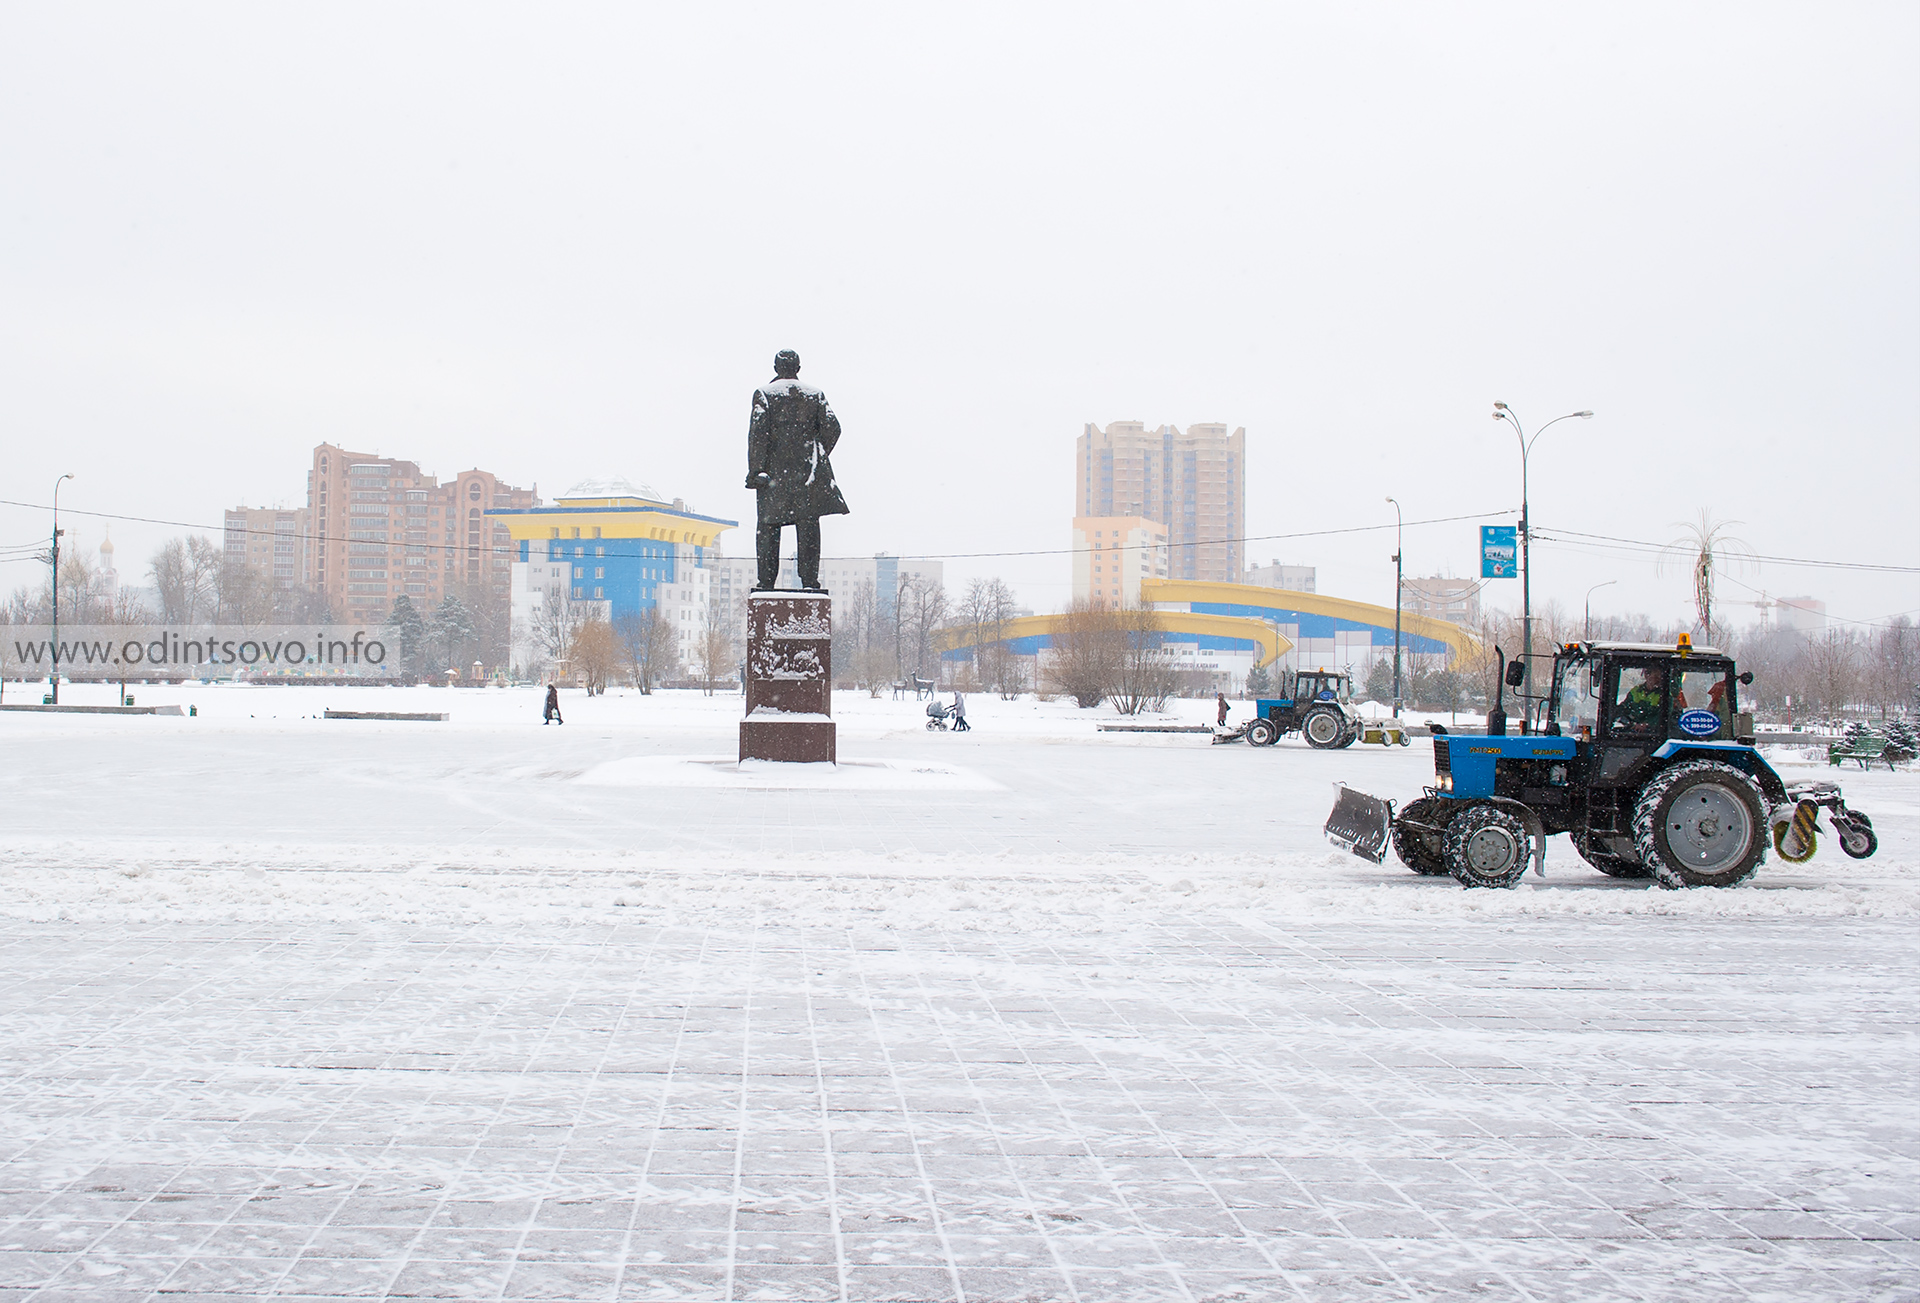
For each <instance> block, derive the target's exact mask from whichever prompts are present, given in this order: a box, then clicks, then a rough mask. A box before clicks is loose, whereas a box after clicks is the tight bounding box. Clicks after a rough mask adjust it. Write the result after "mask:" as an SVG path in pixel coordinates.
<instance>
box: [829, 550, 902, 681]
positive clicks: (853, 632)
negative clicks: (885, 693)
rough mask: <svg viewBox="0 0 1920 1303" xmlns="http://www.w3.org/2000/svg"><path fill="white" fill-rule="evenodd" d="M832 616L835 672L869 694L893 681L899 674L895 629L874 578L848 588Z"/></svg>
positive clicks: (840, 677)
mask: <svg viewBox="0 0 1920 1303" xmlns="http://www.w3.org/2000/svg"><path fill="white" fill-rule="evenodd" d="M836 605H837V608H838V609H837V610H836V611H835V612H834V617H833V672H834V676H835V677H836V678H838V679H841V680H851V681H852V682H853V683H854V684H855V685H856V686H858V687H862V688H865V689H866V690H867V693H868V695H869V696H874V697H877V696H879V695H880V690H881V689H882V688H883V687H884V686H885V685H886V684H888V683H890V682H892V681H893V679H894V677H895V675H896V674H897V673H898V669H899V667H898V665H897V663H896V661H895V658H894V653H893V646H894V641H893V631H892V629H891V627H890V625H889V623H888V621H887V620H886V618H885V612H884V611H882V609H881V606H880V594H879V592H878V590H877V589H876V588H875V586H874V582H873V580H871V579H863V580H861V581H860V582H859V583H857V584H855V585H853V586H852V587H851V588H850V589H848V590H847V592H846V595H845V597H844V598H842V599H841V600H840V601H839V602H838V603H836Z"/></svg>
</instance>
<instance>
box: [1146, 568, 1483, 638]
mask: <svg viewBox="0 0 1920 1303" xmlns="http://www.w3.org/2000/svg"><path fill="white" fill-rule="evenodd" d="M1140 600H1141V601H1142V602H1143V603H1149V604H1153V605H1162V604H1168V603H1177V604H1179V605H1181V606H1185V607H1186V608H1187V609H1188V610H1189V611H1192V612H1193V613H1194V614H1195V615H1201V614H1205V615H1218V616H1228V617H1235V618H1240V619H1249V620H1258V621H1263V622H1268V623H1272V624H1281V625H1290V626H1292V627H1293V628H1294V630H1295V632H1296V633H1297V635H1298V636H1299V637H1302V638H1331V637H1333V636H1334V635H1335V634H1337V633H1343V632H1355V633H1357V632H1360V631H1362V630H1365V631H1367V632H1370V633H1371V632H1375V631H1379V632H1384V633H1386V634H1387V635H1388V636H1389V637H1391V635H1392V633H1393V608H1392V607H1391V606H1375V605H1374V604H1373V603H1372V602H1356V601H1353V600H1351V599H1349V598H1345V597H1331V596H1328V595H1327V594H1325V593H1300V592H1295V591H1294V590H1293V589H1291V588H1265V587H1262V586H1260V585H1258V584H1216V583H1201V582H1198V581H1195V580H1190V579H1143V580H1141V581H1140ZM1160 614H1161V615H1162V616H1163V617H1164V616H1166V615H1167V614H1169V613H1168V612H1166V611H1162V612H1161V613H1160ZM1400 631H1401V645H1402V646H1403V647H1405V648H1406V650H1407V651H1409V652H1411V653H1415V654H1435V655H1438V654H1446V653H1451V654H1452V655H1455V656H1462V657H1472V656H1477V655H1479V654H1480V640H1479V639H1478V638H1475V637H1474V636H1473V635H1472V634H1471V633H1469V632H1468V631H1467V630H1465V629H1462V628H1461V627H1460V626H1459V625H1457V624H1449V623H1447V622H1446V621H1445V620H1436V619H1434V618H1433V617H1432V616H1427V615H1407V614H1403V615H1402V616H1401V617H1400ZM1378 641H1379V639H1375V642H1376V643H1377V642H1378Z"/></svg>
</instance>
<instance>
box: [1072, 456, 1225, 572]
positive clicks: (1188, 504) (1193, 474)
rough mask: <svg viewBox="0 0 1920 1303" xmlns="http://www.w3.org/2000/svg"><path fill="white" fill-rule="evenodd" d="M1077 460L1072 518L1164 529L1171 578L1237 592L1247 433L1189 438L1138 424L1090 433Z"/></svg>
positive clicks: (1168, 570) (1075, 464) (1075, 462)
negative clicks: (1141, 522)
mask: <svg viewBox="0 0 1920 1303" xmlns="http://www.w3.org/2000/svg"><path fill="white" fill-rule="evenodd" d="M1077 451H1078V455H1077V456H1076V457H1075V459H1074V471H1075V475H1076V480H1075V485H1074V488H1075V494H1074V499H1075V501H1074V513H1073V514H1074V515H1075V516H1140V517H1145V518H1146V519H1148V520H1153V521H1158V522H1160V523H1162V524H1164V525H1165V526H1166V527H1167V548H1168V557H1167V561H1168V564H1167V577H1168V578H1169V579H1197V580H1203V581H1209V582H1213V583H1222V584H1232V583H1238V582H1239V581H1240V572H1241V570H1242V569H1244V568H1245V557H1246V545H1245V544H1244V543H1243V542H1242V541H1241V540H1242V539H1243V538H1244V537H1245V536H1246V532H1247V455H1246V454H1247V432H1246V430H1245V428H1241V429H1236V430H1234V431H1232V432H1231V433H1229V432H1228V430H1227V427H1226V426H1224V425H1219V424H1204V425H1190V426H1188V427H1187V429H1186V431H1185V433H1182V432H1181V431H1180V430H1179V429H1178V428H1177V427H1175V426H1171V425H1163V426H1160V427H1159V428H1158V429H1154V430H1149V429H1148V428H1147V427H1146V424H1145V423H1144V422H1141V421H1115V422H1114V423H1113V424H1111V425H1109V426H1108V427H1107V428H1106V429H1104V430H1102V429H1100V428H1099V427H1098V426H1095V425H1089V426H1087V428H1086V432H1085V433H1084V434H1082V435H1081V436H1080V438H1079V440H1078V443H1077Z"/></svg>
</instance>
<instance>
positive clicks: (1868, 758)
mask: <svg viewBox="0 0 1920 1303" xmlns="http://www.w3.org/2000/svg"><path fill="white" fill-rule="evenodd" d="M1848 760H1857V761H1859V762H1860V767H1861V768H1862V769H1871V768H1873V762H1874V761H1876V760H1885V761H1886V762H1887V768H1888V769H1892V768H1893V759H1892V757H1890V756H1888V755H1887V739H1886V738H1884V737H1882V736H1881V735H1880V734H1878V733H1862V734H1861V735H1860V736H1859V737H1857V738H1855V739H1854V740H1853V741H1852V742H1845V741H1841V742H1834V743H1831V744H1829V745H1828V747H1827V763H1828V764H1830V765H1832V766H1833V767H1834V768H1836V769H1837V768H1839V767H1840V765H1841V764H1842V763H1843V762H1844V761H1848Z"/></svg>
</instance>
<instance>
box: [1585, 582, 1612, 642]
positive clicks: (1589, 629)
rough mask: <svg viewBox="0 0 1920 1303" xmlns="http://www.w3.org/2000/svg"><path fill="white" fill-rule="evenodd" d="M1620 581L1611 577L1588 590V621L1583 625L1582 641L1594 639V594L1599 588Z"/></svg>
mask: <svg viewBox="0 0 1920 1303" xmlns="http://www.w3.org/2000/svg"><path fill="white" fill-rule="evenodd" d="M1619 582H1620V581H1619V580H1618V579H1609V580H1607V582H1606V583H1604V584H1595V585H1594V586H1593V587H1592V588H1589V589H1588V590H1587V622H1586V623H1585V624H1584V625H1582V626H1581V630H1580V637H1581V639H1582V641H1585V642H1592V641H1593V595H1594V593H1595V592H1596V591H1598V590H1599V589H1602V588H1605V587H1607V586H1608V585H1610V584H1617V583H1619Z"/></svg>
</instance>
